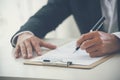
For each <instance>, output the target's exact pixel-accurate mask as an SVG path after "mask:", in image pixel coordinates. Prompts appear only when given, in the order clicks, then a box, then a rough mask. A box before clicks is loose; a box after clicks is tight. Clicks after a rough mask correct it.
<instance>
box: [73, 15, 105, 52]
mask: <svg viewBox="0 0 120 80" xmlns="http://www.w3.org/2000/svg"><path fill="white" fill-rule="evenodd" d="M104 20H105V17H101V18H100V20H99V21H98V22H97V23H96V24H95V25H94V26H93V28H92V29H91V30H90V32H92V31H98V30H99V29H100V28H101V26H102V25H103V23H104ZM79 48H80V46H79V45H78V47H76V49H75V51H74V52H73V53H75V52H76V51H77V50H78V49H79Z"/></svg>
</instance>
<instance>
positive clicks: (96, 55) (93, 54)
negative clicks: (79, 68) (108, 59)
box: [90, 50, 103, 58]
mask: <svg viewBox="0 0 120 80" xmlns="http://www.w3.org/2000/svg"><path fill="white" fill-rule="evenodd" d="M90 56H91V57H93V58H94V57H101V56H103V54H101V51H100V50H96V51H94V52H92V53H90Z"/></svg>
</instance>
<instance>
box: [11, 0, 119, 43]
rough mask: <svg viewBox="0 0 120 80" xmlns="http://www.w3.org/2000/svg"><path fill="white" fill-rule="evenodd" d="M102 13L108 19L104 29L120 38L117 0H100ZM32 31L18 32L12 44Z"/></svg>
mask: <svg viewBox="0 0 120 80" xmlns="http://www.w3.org/2000/svg"><path fill="white" fill-rule="evenodd" d="M100 1H101V10H102V15H103V16H105V18H106V20H105V22H104V24H103V25H104V30H105V32H107V33H113V34H114V35H116V36H117V37H118V38H120V31H119V29H118V14H117V0H100ZM26 32H27V33H30V34H32V35H34V34H33V33H32V32H30V31H24V32H20V33H18V34H16V35H15V36H14V37H13V40H12V45H15V39H16V37H17V36H19V35H20V34H22V33H26Z"/></svg>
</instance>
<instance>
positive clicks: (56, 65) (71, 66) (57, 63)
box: [24, 55, 114, 69]
mask: <svg viewBox="0 0 120 80" xmlns="http://www.w3.org/2000/svg"><path fill="white" fill-rule="evenodd" d="M113 56H114V55H109V56H106V57H104V58H102V59H101V60H99V61H96V62H95V63H93V64H90V65H78V64H72V63H70V62H67V63H59V62H55V63H52V62H38V61H32V60H26V61H25V62H24V64H25V65H37V66H52V67H64V68H76V69H92V68H94V67H96V66H98V65H100V64H101V63H103V62H105V61H107V60H108V59H110V58H112V57H113Z"/></svg>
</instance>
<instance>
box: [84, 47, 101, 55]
mask: <svg viewBox="0 0 120 80" xmlns="http://www.w3.org/2000/svg"><path fill="white" fill-rule="evenodd" d="M98 50H101V47H100V45H94V46H91V47H88V48H87V49H86V52H87V53H90V54H91V53H93V52H95V51H98Z"/></svg>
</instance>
